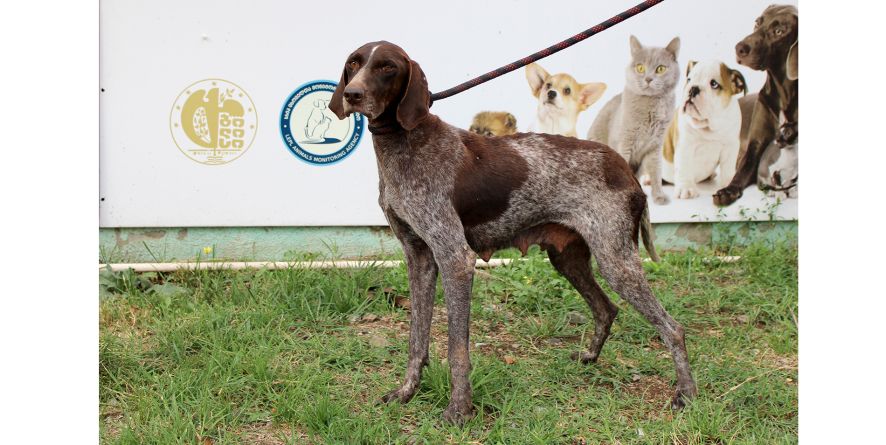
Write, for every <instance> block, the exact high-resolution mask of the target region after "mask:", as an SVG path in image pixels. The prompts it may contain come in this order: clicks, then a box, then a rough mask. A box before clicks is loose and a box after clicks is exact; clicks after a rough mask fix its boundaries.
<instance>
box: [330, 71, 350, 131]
mask: <svg viewBox="0 0 886 445" xmlns="http://www.w3.org/2000/svg"><path fill="white" fill-rule="evenodd" d="M347 84H348V74H347V69H346V68H342V70H341V79H340V80H339V81H338V86H336V87H335V91H333V92H332V98H331V99H329V105H328V106H327V108H329V109H330V110H332V112H333V113H335V115H336V116H338V118H339V119H344V118H346V117H348V115H347V114H345V109H344V104H342V100H344V98H343V94H342V93H344V91H345V86H347Z"/></svg>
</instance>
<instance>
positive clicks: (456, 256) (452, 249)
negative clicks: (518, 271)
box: [434, 236, 477, 424]
mask: <svg viewBox="0 0 886 445" xmlns="http://www.w3.org/2000/svg"><path fill="white" fill-rule="evenodd" d="M434 257H435V258H436V259H437V264H438V265H439V267H440V275H441V276H442V279H443V292H444V294H445V297H446V310H447V311H448V322H449V371H450V374H451V376H452V395H451V397H450V399H449V406H448V407H447V408H446V410H445V411H443V418H444V419H445V420H446V421H448V422H451V423H455V424H462V423H464V421H466V420H468V419H470V418H471V417H473V416H474V406H473V402H472V400H471V381H470V374H471V357H470V355H469V349H470V348H469V345H470V340H469V335H470V332H469V331H470V329H469V328H470V321H471V286H472V285H473V280H474V263H475V261H476V258H477V257H476V254H475V253H474V252H473V251H472V250H471V249H470V248H468V244H467V242H465V241H464V237H463V236H462V240H461V242H460V243H451V244H448V245H446V246H443V247H442V249H435V250H434Z"/></svg>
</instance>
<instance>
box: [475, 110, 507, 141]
mask: <svg viewBox="0 0 886 445" xmlns="http://www.w3.org/2000/svg"><path fill="white" fill-rule="evenodd" d="M468 131H470V132H472V133H477V134H482V135H483V136H507V135H509V134H514V133H516V132H517V118H516V117H514V115H513V114H511V113H508V112H507V111H481V112H479V113H477V114H476V115H475V116H474V120H473V121H472V122H471V126H470V127H469V128H468Z"/></svg>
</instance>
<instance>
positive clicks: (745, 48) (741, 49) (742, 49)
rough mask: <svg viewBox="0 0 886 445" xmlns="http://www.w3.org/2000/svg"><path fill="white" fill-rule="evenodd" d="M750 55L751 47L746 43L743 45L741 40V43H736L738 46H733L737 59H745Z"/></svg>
mask: <svg viewBox="0 0 886 445" xmlns="http://www.w3.org/2000/svg"><path fill="white" fill-rule="evenodd" d="M750 53H751V45H748V44H747V43H745V42H744V40H742V41H741V42H738V44H737V45H735V54H736V55H738V57H745V56H747V55H748V54H750Z"/></svg>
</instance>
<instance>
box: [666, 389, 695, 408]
mask: <svg viewBox="0 0 886 445" xmlns="http://www.w3.org/2000/svg"><path fill="white" fill-rule="evenodd" d="M696 395H698V389H696V387H695V386H692V387H690V388H685V389H680V388H677V390H676V391H675V392H674V398H673V399H671V409H673V410H677V411H679V410H681V409H683V408H685V407H686V404H687V403H689V401H690V400H692V399H694V398H695V396H696Z"/></svg>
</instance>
